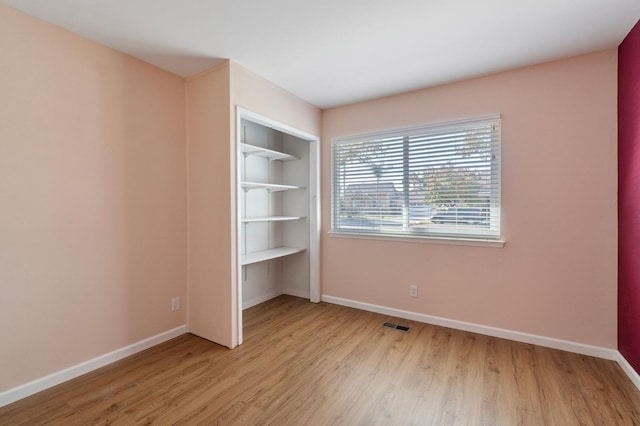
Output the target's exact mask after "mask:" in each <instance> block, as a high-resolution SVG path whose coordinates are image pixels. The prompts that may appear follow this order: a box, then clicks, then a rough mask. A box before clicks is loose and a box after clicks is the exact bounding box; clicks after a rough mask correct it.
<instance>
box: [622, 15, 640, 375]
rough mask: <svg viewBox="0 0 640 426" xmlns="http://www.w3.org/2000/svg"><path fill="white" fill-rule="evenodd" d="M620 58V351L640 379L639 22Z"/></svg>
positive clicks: (623, 46)
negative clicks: (639, 375)
mask: <svg viewBox="0 0 640 426" xmlns="http://www.w3.org/2000/svg"><path fill="white" fill-rule="evenodd" d="M618 55H619V56H618V84H619V86H618V87H619V93H618V114H619V115H618V137H619V142H618V143H619V146H618V149H619V157H618V162H619V177H618V185H619V188H618V191H619V195H618V197H619V201H618V203H619V204H618V223H619V228H618V232H619V245H618V250H619V263H618V268H619V270H618V274H619V282H618V291H619V293H618V346H619V350H620V352H621V353H622V355H623V356H624V357H625V358H626V359H627V361H629V363H630V364H631V366H633V368H634V369H635V370H636V371H637V372H639V373H640V22H639V23H637V24H636V26H635V27H634V28H633V29H632V30H631V32H630V33H629V35H627V37H626V38H625V39H624V41H623V42H622V44H621V45H620V47H619V48H618Z"/></svg>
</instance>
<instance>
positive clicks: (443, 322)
mask: <svg viewBox="0 0 640 426" xmlns="http://www.w3.org/2000/svg"><path fill="white" fill-rule="evenodd" d="M322 301H323V302H327V303H333V304H335V305H342V306H348V307H350V308H356V309H362V310H364V311H369V312H376V313H378V314H383V315H390V316H394V317H398V318H404V319H408V320H413V321H418V322H423V323H427V324H433V325H439V326H442V327H449V328H454V329H456V330H463V331H470V332H472V333H479V334H484V335H487V336H493V337H500V338H502V339H508V340H514V341H516V342H523V343H530V344H533V345H538V346H545V347H547V348H553V349H560V350H563V351H568V352H575V353H578V354H582V355H589V356H594V357H598V358H604V359H609V360H613V361H617V360H618V354H619V353H618V351H617V350H615V349H610V348H603V347H600V346H592V345H585V344H584V343H577V342H571V341H568V340H561V339H555V338H553V337H545V336H539V335H536V334H529V333H522V332H520V331H513V330H506V329H503V328H496V327H490V326H486V325H479V324H473V323H469V322H464V321H457V320H452V319H447V318H442V317H436V316H433V315H425V314H420V313H417V312H410V311H404V310H401V309H395V308H388V307H386V306H380V305H373V304H370V303H364V302H358V301H355V300H349V299H343V298H341V297H333V296H327V295H322Z"/></svg>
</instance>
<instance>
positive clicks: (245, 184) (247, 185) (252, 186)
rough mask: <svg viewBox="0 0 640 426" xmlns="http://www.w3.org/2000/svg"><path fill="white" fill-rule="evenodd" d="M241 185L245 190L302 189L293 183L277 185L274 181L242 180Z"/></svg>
mask: <svg viewBox="0 0 640 426" xmlns="http://www.w3.org/2000/svg"><path fill="white" fill-rule="evenodd" d="M242 187H243V188H244V189H246V190H249V189H268V190H269V191H272V192H275V191H286V190H288V189H304V188H302V187H300V186H294V185H279V184H276V183H260V182H246V181H245V182H242Z"/></svg>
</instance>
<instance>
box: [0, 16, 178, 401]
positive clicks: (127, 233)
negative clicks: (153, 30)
mask: <svg viewBox="0 0 640 426" xmlns="http://www.w3.org/2000/svg"><path fill="white" fill-rule="evenodd" d="M0 58H1V59H0V63H1V65H0V200H1V201H0V205H1V207H0V288H1V289H2V297H0V340H1V341H2V344H0V366H1V367H0V391H3V390H7V389H11V388H14V387H16V386H18V385H21V384H24V383H26V382H28V381H31V380H33V379H37V378H41V377H43V376H46V375H48V374H51V373H54V372H58V371H60V370H62V369H65V368H67V367H70V366H73V365H76V364H78V363H81V362H83V361H87V360H89V359H92V358H94V357H97V356H100V355H103V354H106V353H108V352H111V351H113V350H116V349H120V348H123V347H125V346H127V345H130V344H132V343H135V342H139V341H141V340H143V339H146V338H149V337H151V336H154V335H156V334H159V333H162V332H165V331H167V330H171V329H173V328H175V327H178V326H181V325H184V324H185V321H186V317H185V310H184V309H182V310H180V311H177V312H171V310H170V306H171V305H170V302H171V298H172V297H174V296H179V297H181V298H182V300H183V301H186V243H185V242H186V220H185V218H186V190H185V188H186V171H185V140H184V139H185V138H184V131H185V125H184V83H183V79H181V78H179V77H177V76H174V75H172V74H170V73H167V72H165V71H162V70H160V69H158V68H155V67H153V66H151V65H148V64H146V63H143V62H141V61H139V60H136V59H133V58H131V57H129V56H126V55H124V54H121V53H118V52H116V51H114V50H111V49H109V48H106V47H104V46H100V45H98V44H96V43H93V42H91V41H88V40H86V39H83V38H81V37H78V36H77V35H74V34H72V33H70V32H68V31H65V30H62V29H60V28H58V27H55V26H53V25H50V24H47V23H44V22H42V21H39V20H37V19H34V18H32V17H29V16H27V15H25V14H23V13H21V12H18V11H15V10H14V9H11V8H9V7H7V6H5V5H2V4H0Z"/></svg>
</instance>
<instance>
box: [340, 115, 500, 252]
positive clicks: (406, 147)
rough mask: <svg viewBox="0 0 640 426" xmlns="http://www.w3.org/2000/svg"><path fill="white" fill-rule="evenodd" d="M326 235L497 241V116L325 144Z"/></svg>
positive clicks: (498, 138)
mask: <svg viewBox="0 0 640 426" xmlns="http://www.w3.org/2000/svg"><path fill="white" fill-rule="evenodd" d="M332 179H333V180H332V203H333V204H332V223H331V224H332V232H334V233H346V234H376V235H390V236H397V235H399V236H408V235H410V236H418V237H420V236H424V237H444V238H461V239H479V240H487V239H488V240H497V239H499V238H500V116H499V115H492V116H486V117H481V118H476V119H469V120H461V121H455V122H448V123H440V124H434V125H428V126H421V127H413V128H407V129H399V130H393V131H387V132H379V133H375V134H368V135H360V136H353V137H347V138H336V139H333V140H332Z"/></svg>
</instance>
